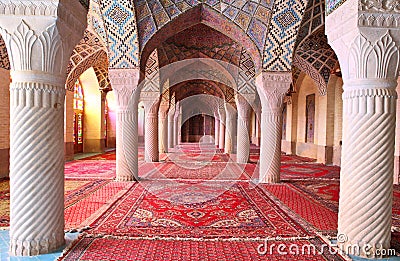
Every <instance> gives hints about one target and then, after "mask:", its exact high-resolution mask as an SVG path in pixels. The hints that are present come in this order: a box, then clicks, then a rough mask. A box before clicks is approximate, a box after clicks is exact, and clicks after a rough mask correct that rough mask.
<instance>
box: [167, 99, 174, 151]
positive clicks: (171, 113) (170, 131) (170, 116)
mask: <svg viewBox="0 0 400 261" xmlns="http://www.w3.org/2000/svg"><path fill="white" fill-rule="evenodd" d="M174 117H175V105H173V104H172V103H171V105H170V107H169V111H168V148H169V149H173V148H174Z"/></svg>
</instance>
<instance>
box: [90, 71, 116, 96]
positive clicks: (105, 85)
mask: <svg viewBox="0 0 400 261" xmlns="http://www.w3.org/2000/svg"><path fill="white" fill-rule="evenodd" d="M93 69H94V72H95V74H96V78H97V81H98V82H99V86H100V90H104V91H111V90H112V86H111V83H110V79H109V78H108V68H104V67H99V66H95V67H93Z"/></svg>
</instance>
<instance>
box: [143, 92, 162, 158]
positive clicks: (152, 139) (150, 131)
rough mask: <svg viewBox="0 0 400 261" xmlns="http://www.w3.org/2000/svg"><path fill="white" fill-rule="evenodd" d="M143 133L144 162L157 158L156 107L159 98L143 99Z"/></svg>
mask: <svg viewBox="0 0 400 261" xmlns="http://www.w3.org/2000/svg"><path fill="white" fill-rule="evenodd" d="M143 104H144V112H145V127H144V130H145V134H144V159H145V161H146V162H156V161H158V160H159V154H158V109H159V107H160V98H159V97H157V98H154V99H149V100H144V101H143Z"/></svg>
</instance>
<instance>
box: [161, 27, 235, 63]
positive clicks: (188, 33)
mask: <svg viewBox="0 0 400 261" xmlns="http://www.w3.org/2000/svg"><path fill="white" fill-rule="evenodd" d="M160 49H162V52H163V55H161V56H159V58H160V67H163V66H165V65H167V64H169V63H172V62H177V61H181V60H185V59H190V58H205V57H207V58H211V59H218V60H221V61H224V62H227V63H231V64H234V65H236V66H239V61H240V57H241V50H242V47H241V46H240V45H239V44H238V43H236V42H234V41H233V40H232V39H230V38H229V37H227V36H225V35H223V34H222V33H220V32H218V31H216V30H214V29H212V28H210V27H208V26H206V25H203V24H198V25H195V26H193V27H191V28H189V29H186V30H184V31H182V32H180V33H178V34H176V35H174V36H172V37H170V38H168V39H167V40H166V41H165V42H164V43H163V44H162V46H161V48H160ZM165 58H166V60H165Z"/></svg>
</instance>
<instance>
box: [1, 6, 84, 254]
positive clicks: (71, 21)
mask: <svg viewBox="0 0 400 261" xmlns="http://www.w3.org/2000/svg"><path fill="white" fill-rule="evenodd" d="M3 4H4V3H3ZM25 4H26V6H25V7H24V9H22V8H18V7H17V8H16V6H15V3H12V2H11V3H5V4H4V5H5V6H6V7H5V8H6V10H8V11H7V12H6V14H2V15H1V16H0V33H1V35H2V37H3V39H4V41H5V43H6V46H7V51H8V55H9V59H10V64H11V77H12V83H11V84H10V219H11V221H10V254H11V255H16V256H32V255H39V254H45V253H49V252H52V251H54V250H56V249H58V248H59V247H61V246H62V245H63V244H64V99H65V81H66V69H67V65H68V62H69V58H70V57H69V55H70V54H71V53H72V50H73V48H74V46H75V45H76V44H77V43H78V42H79V40H80V39H81V38H82V36H83V31H84V29H85V27H86V19H85V17H86V10H85V9H84V8H83V7H82V6H81V5H80V4H79V3H78V2H77V1H76V2H75V1H68V2H65V3H63V6H62V9H63V10H64V12H63V14H60V13H58V12H57V8H61V7H60V6H58V3H56V2H52V3H51V8H50V9H54V10H53V11H54V13H52V15H46V14H48V13H49V12H48V11H47V9H46V4H47V5H48V3H47V2H46V1H34V2H26V3H25ZM7 5H9V6H7ZM11 5H12V6H11ZM43 5H44V6H43ZM33 9H34V10H35V11H36V12H35V15H33V14H32V12H30V10H33ZM45 9H46V10H45ZM24 12H26V15H25V13H24ZM64 13H65V14H68V17H65V16H64ZM71 28H73V30H72V29H71Z"/></svg>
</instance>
